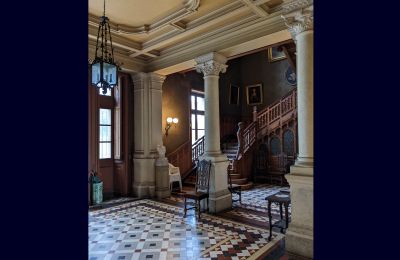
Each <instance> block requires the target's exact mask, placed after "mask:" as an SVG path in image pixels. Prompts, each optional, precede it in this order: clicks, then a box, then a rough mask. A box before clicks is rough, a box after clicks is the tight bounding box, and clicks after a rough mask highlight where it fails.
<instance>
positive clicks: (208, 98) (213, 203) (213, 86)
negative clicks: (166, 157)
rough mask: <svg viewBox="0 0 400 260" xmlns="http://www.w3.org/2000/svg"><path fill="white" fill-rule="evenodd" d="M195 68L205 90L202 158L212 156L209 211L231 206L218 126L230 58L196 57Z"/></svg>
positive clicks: (226, 163) (217, 56) (217, 55)
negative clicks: (222, 77) (222, 83)
mask: <svg viewBox="0 0 400 260" xmlns="http://www.w3.org/2000/svg"><path fill="white" fill-rule="evenodd" d="M195 60H196V63H197V65H196V70H197V72H201V73H203V75H204V91H205V95H204V96H205V136H204V142H205V153H204V155H203V156H202V157H201V158H200V159H206V160H211V162H212V166H211V177H210V178H211V179H210V199H209V202H210V205H209V209H210V212H212V213H216V212H220V211H222V210H225V209H227V208H230V207H231V206H232V199H231V195H230V192H229V190H228V176H227V169H228V164H229V162H228V157H227V156H226V155H225V154H222V153H221V148H220V141H221V139H220V126H219V122H220V121H219V73H220V72H222V73H224V72H225V71H226V68H227V67H228V66H227V65H226V64H225V63H226V61H227V59H226V58H225V57H224V56H222V55H220V54H218V53H215V52H212V53H208V54H205V55H203V56H200V57H198V58H196V59H195Z"/></svg>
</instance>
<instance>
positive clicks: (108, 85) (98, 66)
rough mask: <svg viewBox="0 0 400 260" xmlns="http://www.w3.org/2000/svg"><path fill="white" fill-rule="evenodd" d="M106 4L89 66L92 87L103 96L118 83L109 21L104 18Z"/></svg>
mask: <svg viewBox="0 0 400 260" xmlns="http://www.w3.org/2000/svg"><path fill="white" fill-rule="evenodd" d="M105 14H106V4H105V0H104V13H103V16H101V17H100V24H99V29H98V32H97V41H96V54H95V55H96V56H95V58H94V60H93V62H92V64H91V67H92V85H93V86H95V87H97V88H101V89H102V90H103V94H106V93H107V89H110V90H111V89H112V88H114V87H115V86H116V85H117V83H118V66H117V64H116V63H115V62H114V50H113V47H112V39H111V30H110V24H109V19H108V17H106V15H105Z"/></svg>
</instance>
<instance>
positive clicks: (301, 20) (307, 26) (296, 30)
mask: <svg viewBox="0 0 400 260" xmlns="http://www.w3.org/2000/svg"><path fill="white" fill-rule="evenodd" d="M282 9H283V13H284V14H283V15H282V16H281V17H282V18H283V19H284V20H285V24H286V26H287V27H288V30H289V32H290V34H291V35H292V37H293V39H296V36H297V35H299V34H301V33H302V32H305V31H312V30H314V5H313V0H294V1H291V2H287V3H285V4H283V6H282Z"/></svg>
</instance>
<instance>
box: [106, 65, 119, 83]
mask: <svg viewBox="0 0 400 260" xmlns="http://www.w3.org/2000/svg"><path fill="white" fill-rule="evenodd" d="M103 76H104V80H105V81H107V82H108V84H110V85H115V84H117V67H116V66H115V65H112V64H110V63H107V62H104V63H103Z"/></svg>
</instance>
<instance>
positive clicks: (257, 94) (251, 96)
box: [246, 84, 263, 106]
mask: <svg viewBox="0 0 400 260" xmlns="http://www.w3.org/2000/svg"><path fill="white" fill-rule="evenodd" d="M246 96H247V105H250V106H255V105H260V104H262V103H263V92H262V84H256V85H250V86H247V87H246Z"/></svg>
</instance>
